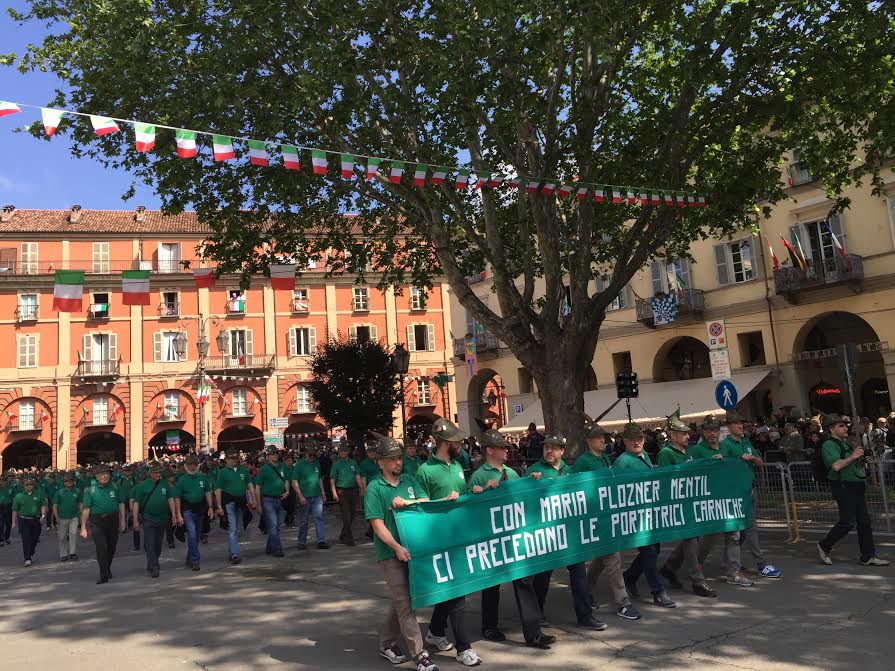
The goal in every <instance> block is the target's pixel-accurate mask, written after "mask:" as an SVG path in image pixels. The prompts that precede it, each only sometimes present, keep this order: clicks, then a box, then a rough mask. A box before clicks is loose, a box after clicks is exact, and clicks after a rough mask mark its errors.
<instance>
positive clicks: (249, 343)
mask: <svg viewBox="0 0 895 671" xmlns="http://www.w3.org/2000/svg"><path fill="white" fill-rule="evenodd" d="M245 333H246V356H251V355H252V354H254V353H255V342H254V338H253V337H252V329H246V331H245Z"/></svg>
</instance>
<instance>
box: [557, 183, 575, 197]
mask: <svg viewBox="0 0 895 671" xmlns="http://www.w3.org/2000/svg"><path fill="white" fill-rule="evenodd" d="M573 189H574V187H573V186H572V185H571V184H563V185H561V186H560V187H559V191H557V192H556V195H557V196H559V197H560V198H565V197H566V196H570V195H571V194H572V190H573Z"/></svg>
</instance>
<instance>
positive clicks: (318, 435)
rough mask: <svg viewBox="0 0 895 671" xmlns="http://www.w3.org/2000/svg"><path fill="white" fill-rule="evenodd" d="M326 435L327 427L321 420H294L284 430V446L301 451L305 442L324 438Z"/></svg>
mask: <svg viewBox="0 0 895 671" xmlns="http://www.w3.org/2000/svg"><path fill="white" fill-rule="evenodd" d="M326 436H327V431H326V427H325V426H324V425H323V424H321V423H320V422H293V423H292V424H290V425H289V426H288V427H287V428H286V431H285V432H284V435H283V446H284V447H285V448H286V449H287V450H293V451H301V449H302V448H303V447H304V445H305V443H307V442H309V441H319V440H323V439H324V438H326Z"/></svg>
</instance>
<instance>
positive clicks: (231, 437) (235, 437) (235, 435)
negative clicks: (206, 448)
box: [217, 424, 264, 453]
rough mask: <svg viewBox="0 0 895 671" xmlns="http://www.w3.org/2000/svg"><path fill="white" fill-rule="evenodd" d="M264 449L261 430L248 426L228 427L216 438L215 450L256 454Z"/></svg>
mask: <svg viewBox="0 0 895 671" xmlns="http://www.w3.org/2000/svg"><path fill="white" fill-rule="evenodd" d="M262 447H264V435H263V434H262V433H261V430H260V429H258V428H256V427H254V426H252V425H250V424H240V425H238V426H228V427H227V428H226V429H224V430H223V431H221V432H220V433H219V434H218V436H217V449H218V450H219V451H220V450H229V449H231V448H232V449H236V450H239V451H241V452H246V453H252V452H258V451H259V450H261V448H262Z"/></svg>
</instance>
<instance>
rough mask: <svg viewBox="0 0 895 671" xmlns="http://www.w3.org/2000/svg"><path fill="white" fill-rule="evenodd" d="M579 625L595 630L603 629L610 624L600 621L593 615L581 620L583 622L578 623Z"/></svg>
mask: <svg viewBox="0 0 895 671" xmlns="http://www.w3.org/2000/svg"><path fill="white" fill-rule="evenodd" d="M578 626H579V627H583V628H584V629H593V630H594V631H603V630H604V629H606V627H608V626H609V625H607V624H606V623H605V622H600V621H599V620H598V619H597V618H595V617H593V616H591V617H588V618H585V619H583V620H581V622H579V623H578Z"/></svg>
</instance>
